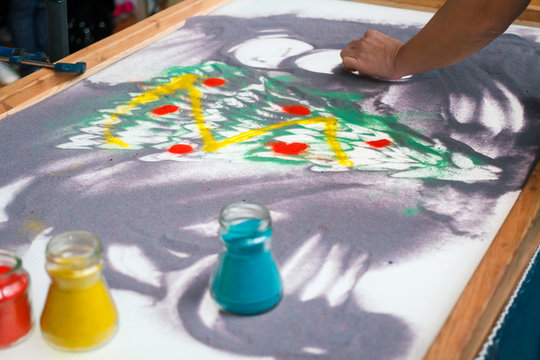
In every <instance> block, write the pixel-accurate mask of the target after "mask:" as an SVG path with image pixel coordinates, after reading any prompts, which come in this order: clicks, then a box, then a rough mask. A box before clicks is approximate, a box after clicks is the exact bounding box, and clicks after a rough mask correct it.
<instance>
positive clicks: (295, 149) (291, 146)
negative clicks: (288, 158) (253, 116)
mask: <svg viewBox="0 0 540 360" xmlns="http://www.w3.org/2000/svg"><path fill="white" fill-rule="evenodd" d="M269 145H270V146H271V147H272V150H274V152H276V153H278V154H285V155H299V154H300V153H301V152H302V151H304V150H306V149H307V148H308V146H307V145H306V144H303V143H286V142H284V141H278V142H271V143H270V144H269Z"/></svg>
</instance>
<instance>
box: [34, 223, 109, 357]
mask: <svg viewBox="0 0 540 360" xmlns="http://www.w3.org/2000/svg"><path fill="white" fill-rule="evenodd" d="M46 257H47V263H46V269H47V272H48V273H49V276H50V278H51V285H50V287H49V292H48V294H47V300H46V302H45V307H44V308H43V312H42V314H41V321H40V325H41V331H42V335H43V338H44V339H45V340H46V341H47V342H48V343H49V344H51V345H52V346H53V347H56V348H59V349H61V350H69V351H84V350H89V349H92V348H94V347H97V346H99V345H101V344H103V343H104V342H105V341H107V340H109V339H110V338H111V337H112V336H113V335H114V334H115V333H116V330H117V328H118V313H117V311H116V307H115V306H114V302H113V300H112V297H111V295H110V293H109V290H108V287H107V284H106V282H105V279H104V277H103V257H102V246H101V243H100V241H99V239H98V238H97V237H96V236H95V235H94V234H92V233H89V232H85V231H73V232H66V233H63V234H60V235H57V236H55V237H54V238H52V239H51V241H50V242H49V243H48V245H47V249H46Z"/></svg>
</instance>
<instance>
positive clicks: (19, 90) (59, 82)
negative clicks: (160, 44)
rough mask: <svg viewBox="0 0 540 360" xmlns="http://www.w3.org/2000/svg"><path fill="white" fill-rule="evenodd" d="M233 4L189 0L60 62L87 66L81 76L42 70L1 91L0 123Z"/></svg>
mask: <svg viewBox="0 0 540 360" xmlns="http://www.w3.org/2000/svg"><path fill="white" fill-rule="evenodd" d="M229 1H230V0H185V1H183V2H180V3H178V4H176V5H173V6H171V7H170V8H168V9H165V10H163V11H160V12H159V13H157V14H155V15H154V16H151V17H149V18H147V19H145V20H142V21H140V22H138V23H136V24H134V25H132V26H130V27H128V28H126V29H124V30H122V31H120V32H118V33H116V34H113V35H111V36H109V37H107V38H105V39H103V40H101V41H99V42H97V43H95V44H92V45H90V46H88V47H86V48H84V49H82V50H80V51H77V52H76V53H74V54H71V55H69V56H67V57H65V58H64V59H61V60H60V62H67V63H75V62H86V66H87V70H86V71H85V72H84V73H83V74H81V75H74V74H68V73H59V72H55V71H52V70H49V69H40V70H38V71H36V72H35V73H32V74H30V75H28V76H26V77H24V78H22V79H20V80H17V81H15V82H14V83H12V84H9V85H7V86H5V87H3V88H2V89H0V119H2V118H4V117H6V116H8V115H12V114H14V113H16V112H18V111H20V110H22V109H24V108H26V107H28V106H30V105H32V104H35V103H37V102H38V101H40V100H42V99H44V98H46V97H48V96H51V95H53V94H54V93H57V92H59V91H61V90H63V89H65V88H67V87H69V86H71V85H73V84H75V83H77V82H79V81H81V80H82V79H84V78H86V77H88V76H90V75H92V74H94V73H96V72H98V71H99V70H101V69H103V68H105V67H107V66H109V65H111V64H112V63H114V62H116V61H118V60H120V59H122V58H124V57H126V56H127V55H129V54H131V53H133V52H135V51H137V50H139V49H141V48H143V47H145V46H147V45H149V44H151V43H152V42H154V41H156V40H158V39H160V38H162V37H165V36H166V35H168V34H170V33H172V32H173V31H175V30H177V29H179V28H180V27H182V25H183V24H184V21H185V20H186V19H187V18H190V17H192V16H196V15H204V14H207V13H209V12H211V11H212V10H214V9H216V8H218V7H220V6H222V5H223V4H225V3H227V2H229Z"/></svg>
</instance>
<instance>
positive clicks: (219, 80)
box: [203, 78, 225, 86]
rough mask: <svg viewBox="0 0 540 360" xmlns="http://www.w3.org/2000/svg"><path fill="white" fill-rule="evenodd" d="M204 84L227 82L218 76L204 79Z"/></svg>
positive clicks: (218, 84)
mask: <svg viewBox="0 0 540 360" xmlns="http://www.w3.org/2000/svg"><path fill="white" fill-rule="evenodd" d="M203 84H204V85H206V86H223V85H224V84H225V80H224V79H218V78H209V79H206V80H204V81H203Z"/></svg>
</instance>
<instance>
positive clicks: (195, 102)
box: [104, 74, 354, 167]
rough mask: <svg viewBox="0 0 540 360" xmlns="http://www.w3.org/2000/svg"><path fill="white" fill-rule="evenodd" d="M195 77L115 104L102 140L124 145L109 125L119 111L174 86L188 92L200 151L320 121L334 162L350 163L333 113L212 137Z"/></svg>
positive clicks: (176, 80)
mask: <svg viewBox="0 0 540 360" xmlns="http://www.w3.org/2000/svg"><path fill="white" fill-rule="evenodd" d="M197 80H198V77H197V76H196V75H193V74H185V75H180V76H178V77H175V78H174V79H173V80H172V81H171V82H169V83H167V84H163V85H158V86H157V87H156V88H155V89H152V90H149V91H147V92H145V93H143V94H141V95H139V96H137V97H136V98H135V99H133V100H132V101H131V102H129V104H127V105H120V106H117V107H116V109H115V111H114V113H113V114H112V115H110V117H109V120H110V121H109V122H108V123H107V124H105V132H104V135H105V138H106V139H105V141H106V142H107V143H110V144H115V145H119V146H122V147H128V146H129V145H128V144H126V143H125V142H124V141H122V140H121V139H119V138H117V137H114V136H113V135H112V128H113V126H114V124H115V123H116V122H118V121H119V120H120V117H119V115H125V114H130V113H131V111H132V110H133V109H135V108H136V107H137V106H138V105H140V104H145V103H149V102H153V101H157V100H159V99H160V98H161V97H162V96H164V95H171V94H174V93H175V92H176V91H178V90H184V89H186V90H188V94H189V97H190V100H191V111H192V113H193V118H194V119H195V123H196V125H197V127H198V129H199V132H200V134H201V137H202V140H203V142H204V146H203V148H202V150H203V151H209V152H214V151H217V150H219V149H221V148H223V147H225V146H228V145H232V144H238V143H241V142H243V141H246V140H249V139H251V138H254V137H256V136H260V135H263V134H265V133H267V132H270V131H273V130H275V129H280V128H283V127H287V126H293V125H310V124H324V125H325V131H324V133H325V140H326V142H327V143H328V146H330V149H332V151H333V152H334V154H335V156H336V159H337V160H338V163H339V164H340V165H342V166H347V167H349V166H353V165H354V164H353V162H352V161H350V160H349V159H348V156H347V154H346V153H345V151H343V149H342V148H341V145H340V143H339V141H338V140H337V138H336V133H337V129H338V123H337V121H336V119H335V118H333V117H322V116H319V117H314V118H310V119H301V120H291V121H285V122H281V123H279V124H274V125H270V126H267V127H264V128H260V129H253V130H248V131H245V132H243V133H240V134H238V135H234V136H231V137H228V138H226V139H224V140H222V141H216V140H215V139H214V137H213V135H212V131H211V130H210V129H209V128H208V127H207V126H206V123H205V120H204V116H203V112H202V104H201V99H202V95H201V93H200V91H199V90H198V89H197V88H196V87H195V85H194V84H195V82H196V81H197Z"/></svg>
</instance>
